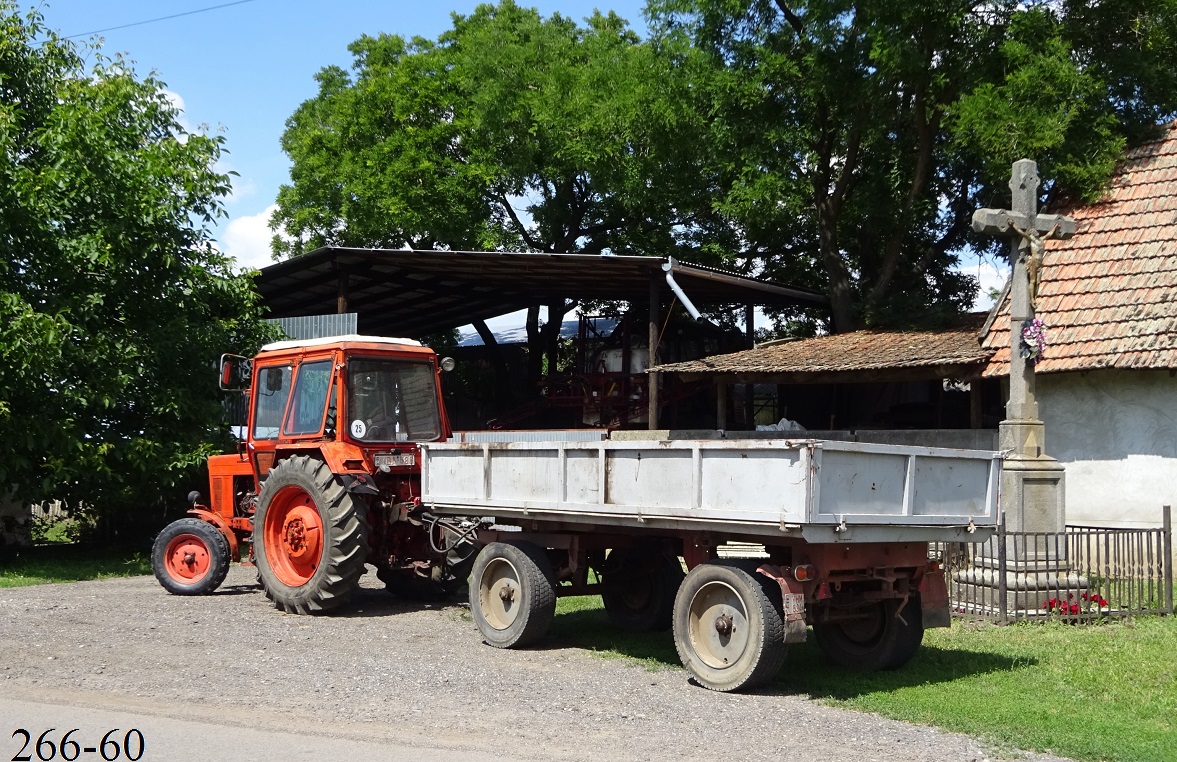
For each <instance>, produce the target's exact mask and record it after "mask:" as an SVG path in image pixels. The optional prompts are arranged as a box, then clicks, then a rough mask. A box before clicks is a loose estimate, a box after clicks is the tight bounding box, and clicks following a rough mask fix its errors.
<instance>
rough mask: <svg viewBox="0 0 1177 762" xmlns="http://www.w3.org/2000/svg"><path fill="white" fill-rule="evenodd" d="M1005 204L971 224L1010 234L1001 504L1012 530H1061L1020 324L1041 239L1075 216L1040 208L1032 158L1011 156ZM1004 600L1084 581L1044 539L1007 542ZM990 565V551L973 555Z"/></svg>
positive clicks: (1012, 602)
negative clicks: (1041, 541) (982, 556)
mask: <svg viewBox="0 0 1177 762" xmlns="http://www.w3.org/2000/svg"><path fill="white" fill-rule="evenodd" d="M1009 186H1010V190H1011V191H1012V192H1013V204H1012V208H1011V209H978V210H977V211H976V212H974V213H973V230H975V231H977V232H979V233H987V234H989V235H995V236H1002V237H1007V238H1009V239H1010V257H1009V258H1010V263H1011V264H1012V265H1013V273H1012V275H1011V276H1010V370H1009V400H1008V402H1007V403H1006V408H1005V411H1006V417H1005V420H1003V421H1002V422H1001V424H1000V427H999V430H998V441H999V446H1000V448H1001V449H1002V450H1003V451H1005V452H1006V453H1007V455H1006V458H1005V460H1004V462H1003V464H1002V474H1001V509H1002V510H1003V511H1004V513H1005V520H1006V528H1007V530H1008V531H1010V532H1063V531H1065V529H1066V505H1065V498H1064V492H1063V466H1062V464H1060V463H1059V462H1058V461H1057V460H1055V459H1054V458H1052V457H1050V456H1049V455H1047V454H1046V437H1045V434H1046V431H1045V428H1046V427H1045V425H1044V424H1043V422H1042V420H1041V419H1040V418H1039V417H1038V415H1039V414H1038V400H1037V397H1036V395H1035V385H1034V362H1035V361H1036V360H1037V359H1038V356H1037V355H1038V352H1037V349H1038V347H1036V346H1033V345H1031V346H1026V341H1025V339H1024V338H1023V330H1024V329H1025V328H1026V327H1029V328H1030V333H1031V336H1033V332H1034V331H1035V330H1037V329H1040V328H1041V324H1038V325H1037V326H1035V325H1034V323H1033V321H1034V306H1035V305H1034V302H1035V298H1036V297H1037V291H1038V273H1039V269H1040V267H1041V264H1042V254H1043V251H1044V249H1045V241H1046V240H1047V239H1050V238H1070V237H1071V236H1073V235H1074V234H1075V221H1074V220H1072V219H1070V218H1069V217H1063V216H1061V215H1056V214H1038V211H1037V210H1038V186H1039V179H1038V165H1037V164H1036V163H1035V162H1034V161H1032V160H1030V159H1022V160H1020V161H1017V162H1014V165H1013V176H1012V178H1011V179H1010V183H1009ZM1007 556H1008V561H1007V563H1006V569H1007V574H1006V581H1005V584H1004V585H1003V587H1005V589H1006V590H1007V591H1008V597H1007V605H1008V607H1009V608H1011V609H1020V610H1023V611H1025V610H1035V609H1038V608H1039V607H1040V606H1041V600H1040V598H1041V597H1042V593H1043V591H1051V590H1053V591H1055V592H1057V591H1058V590H1059V589H1065V588H1071V587H1073V586H1075V585H1082V584H1085V581H1084V580H1080V579H1078V578H1073V577H1071V575H1069V574H1068V571H1069V570H1068V568H1067V566H1066V560H1065V558H1063V559H1060V558H1059V557H1058V553H1057V551H1056V552H1055V553H1054V554H1053V558H1049V557H1048V554H1047V553H1046V552H1045V544H1043V545H1038V544H1035V543H1028V542H1023V543H1017V542H1010V543H1008V544H1007ZM979 561H980V562H981V563H982V565H983V566H984V567H987V568H989V569H993V568H994V567H995V566H996V564H995V561H996V559H993V558H990V559H987V560H986V559H979ZM973 580H974V582H979V583H980V584H982V585H984V586H990V585H994V583H995V582H996V580H995V578H994V577H993V576H992V572H988V573H984V574H982V575H980V576H979V577H977V576H974V577H973Z"/></svg>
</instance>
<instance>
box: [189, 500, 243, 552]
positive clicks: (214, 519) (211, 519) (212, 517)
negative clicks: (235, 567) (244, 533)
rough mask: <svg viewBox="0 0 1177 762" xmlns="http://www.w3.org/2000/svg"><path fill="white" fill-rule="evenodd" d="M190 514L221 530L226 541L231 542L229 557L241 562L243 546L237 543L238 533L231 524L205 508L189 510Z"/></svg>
mask: <svg viewBox="0 0 1177 762" xmlns="http://www.w3.org/2000/svg"><path fill="white" fill-rule="evenodd" d="M188 513H191V514H192V515H193V516H195V517H196V518H198V519H203V520H205V521H207V522H208V523H210V524H212V525H213V526H215V527H216V528H217V529H219V530H220V531H221V534H223V535H225V539H226V540H228V541H229V557H230V558H232V559H233V560H234V561H240V560H241V546H240V545H239V544H238V542H237V533H236V532H234V531H233V530H232V528H230V527H229V524H228V523H227V522H226V521H225V519H224V518H222V517H221V516H218V515H217V514H215V513H213V512H212V511H209V510H206V509H204V508H189V509H188Z"/></svg>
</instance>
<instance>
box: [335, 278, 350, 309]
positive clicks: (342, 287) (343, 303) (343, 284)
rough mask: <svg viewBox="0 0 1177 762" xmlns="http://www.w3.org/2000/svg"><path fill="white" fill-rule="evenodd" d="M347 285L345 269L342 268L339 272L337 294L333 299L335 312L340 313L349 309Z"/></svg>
mask: <svg viewBox="0 0 1177 762" xmlns="http://www.w3.org/2000/svg"><path fill="white" fill-rule="evenodd" d="M348 285H349V284H348V282H347V270H343V271H341V272H340V273H339V295H338V296H337V297H336V299H335V312H336V313H337V314H340V315H343V314H346V313H347V312H349V311H350V310H348V300H349V297H350V295H349V293H348Z"/></svg>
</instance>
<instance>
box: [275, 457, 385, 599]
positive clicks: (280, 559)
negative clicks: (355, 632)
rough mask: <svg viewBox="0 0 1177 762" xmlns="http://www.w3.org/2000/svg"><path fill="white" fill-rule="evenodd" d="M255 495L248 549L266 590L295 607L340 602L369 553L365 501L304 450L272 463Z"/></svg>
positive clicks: (361, 571) (354, 584) (356, 583)
mask: <svg viewBox="0 0 1177 762" xmlns="http://www.w3.org/2000/svg"><path fill="white" fill-rule="evenodd" d="M257 502H258V505H257V513H255V514H254V519H253V550H254V556H255V563H256V564H257V576H258V581H259V582H261V584H262V589H263V590H264V591H265V593H266V597H267V598H269V599H270V600H271V601H273V602H274V605H275V606H276V607H277V608H279V609H282V610H283V611H288V612H290V613H292V614H313V613H319V612H322V611H328V610H330V609H333V608H336V607H338V606H339V605H341V604H343V603H345V602H346V601H347V599H348V598H349V597H350V596H351V594H352V592H353V591H354V590H355V589H356V588H357V587H358V586H359V583H360V577H361V576H363V574H364V571H365V563H366V562H367V559H368V552H369V549H368V533H369V526H368V519H367V515H366V514H367V507H366V506H365V505H364V503H363V502H361V501H360V500H359V499H357V498H356V497H355V496H354V495H352V494H351V493H349V492H348V491H347V490H346V489H344V487H343V484H341V483H340V481H339V479H337V478H336V477H335V474H333V473H332V472H331V468H330V467H329V466H328V465H327V464H326V463H324V462H323V461H321V460H318V459H315V458H310V457H307V456H306V455H293V456H291V457H289V458H287V459H285V460H283V461H281V462H279V463H278V464H277V465H276V466H274V468H273V469H271V470H270V473H269V475H268V476H267V477H266V480H265V482H264V483H263V484H262V490H261V494H260V495H258V501H257Z"/></svg>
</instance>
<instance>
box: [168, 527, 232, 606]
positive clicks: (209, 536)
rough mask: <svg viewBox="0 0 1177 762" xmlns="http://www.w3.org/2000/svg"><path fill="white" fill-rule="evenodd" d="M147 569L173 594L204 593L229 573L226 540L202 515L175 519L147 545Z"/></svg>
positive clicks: (214, 588) (214, 586)
mask: <svg viewBox="0 0 1177 762" xmlns="http://www.w3.org/2000/svg"><path fill="white" fill-rule="evenodd" d="M151 570H152V571H153V572H155V578H156V579H157V580H159V584H161V585H163V588H164V589H165V590H167V591H168V592H169V593H171V594H173V595H208V594H209V593H211V592H212V591H214V590H216V589H217V588H218V587H220V586H221V583H222V582H224V581H225V575H226V574H228V573H229V541H228V540H226V539H225V535H223V534H221V530H219V529H217V528H216V527H215V526H213V525H212V524H210V523H208V522H207V521H203V520H202V519H179V520H177V521H173V522H172V523H171V524H168V525H167V526H166V527H164V529H163V531H162V532H160V533H159V536H158V537H156V538H155V543H154V544H153V545H152V546H151Z"/></svg>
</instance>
